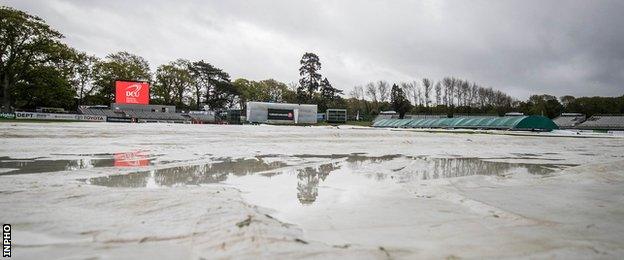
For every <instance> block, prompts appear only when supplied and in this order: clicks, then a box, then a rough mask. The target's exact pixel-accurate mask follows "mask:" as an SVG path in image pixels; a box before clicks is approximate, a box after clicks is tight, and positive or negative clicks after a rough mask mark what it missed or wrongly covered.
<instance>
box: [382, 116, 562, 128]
mask: <svg viewBox="0 0 624 260" xmlns="http://www.w3.org/2000/svg"><path fill="white" fill-rule="evenodd" d="M373 126H374V127H393V128H397V127H402V128H465V129H502V130H544V131H551V130H553V129H558V128H559V127H557V125H556V124H555V123H554V122H553V121H552V120H551V119H549V118H547V117H544V116H505V117H455V118H416V119H396V118H391V119H382V120H379V121H376V122H375V123H374V124H373Z"/></svg>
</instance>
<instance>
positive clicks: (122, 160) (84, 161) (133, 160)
mask: <svg viewBox="0 0 624 260" xmlns="http://www.w3.org/2000/svg"><path fill="white" fill-rule="evenodd" d="M73 156H79V157H86V158H79V159H53V158H41V157H40V158H28V159H15V158H10V157H6V156H4V157H0V175H13V174H32V173H46V172H59V171H75V170H80V169H88V168H97V167H113V166H115V167H141V166H148V165H151V164H152V163H153V161H154V159H155V158H150V157H148V155H146V154H145V153H143V152H125V153H114V154H81V155H73ZM152 157H153V156H152Z"/></svg>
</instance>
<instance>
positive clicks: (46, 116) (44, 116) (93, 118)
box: [15, 112, 106, 122]
mask: <svg viewBox="0 0 624 260" xmlns="http://www.w3.org/2000/svg"><path fill="white" fill-rule="evenodd" d="M15 118H16V119H38V120H75V121H90V122H105V121H106V117H105V116H97V115H78V114H52V113H35V112H15Z"/></svg>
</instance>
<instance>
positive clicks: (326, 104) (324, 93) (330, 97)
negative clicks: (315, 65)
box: [318, 78, 345, 111]
mask: <svg viewBox="0 0 624 260" xmlns="http://www.w3.org/2000/svg"><path fill="white" fill-rule="evenodd" d="M320 90H321V93H320V95H319V96H320V100H319V102H318V105H319V109H320V111H325V110H327V109H328V108H338V107H343V106H345V104H342V103H343V102H342V98H341V97H340V95H341V94H342V93H343V92H342V90H339V89H337V88H334V87H333V86H332V85H331V83H329V80H327V78H324V79H323V80H322V81H321V87H320Z"/></svg>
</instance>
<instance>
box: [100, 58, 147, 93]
mask: <svg viewBox="0 0 624 260" xmlns="http://www.w3.org/2000/svg"><path fill="white" fill-rule="evenodd" d="M94 70H95V71H94V86H95V88H96V91H97V93H96V96H97V98H96V100H97V101H98V102H100V103H114V102H115V81H117V80H131V81H151V74H150V69H149V64H148V63H147V61H146V60H145V59H144V58H142V57H140V56H137V55H134V54H131V53H128V52H124V51H122V52H117V53H113V54H109V55H108V56H106V59H105V60H103V61H99V62H97V63H96V64H95V67H94Z"/></svg>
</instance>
